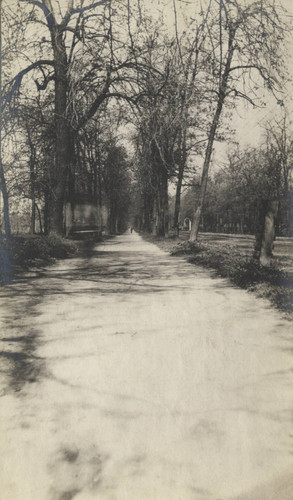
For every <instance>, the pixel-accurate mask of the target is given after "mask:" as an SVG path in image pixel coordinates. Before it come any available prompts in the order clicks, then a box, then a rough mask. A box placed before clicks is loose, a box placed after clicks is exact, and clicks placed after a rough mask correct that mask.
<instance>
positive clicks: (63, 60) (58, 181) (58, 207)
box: [49, 25, 71, 234]
mask: <svg viewBox="0 0 293 500" xmlns="http://www.w3.org/2000/svg"><path fill="white" fill-rule="evenodd" d="M63 36H64V33H63V32H62V29H61V28H60V27H59V26H57V25H56V26H55V27H54V28H53V29H52V31H51V39H52V45H53V51H54V61H55V130H56V153H55V165H54V172H53V175H52V186H51V189H52V195H53V196H52V202H53V203H52V206H51V207H50V208H51V210H50V228H49V230H50V231H52V232H56V233H58V234H63V231H64V224H63V205H64V198H65V189H66V180H67V174H68V171H69V168H70V155H71V152H70V146H71V139H70V129H69V124H68V119H67V116H66V112H67V92H68V74H67V72H68V62H67V55H66V47H65V44H64V39H63Z"/></svg>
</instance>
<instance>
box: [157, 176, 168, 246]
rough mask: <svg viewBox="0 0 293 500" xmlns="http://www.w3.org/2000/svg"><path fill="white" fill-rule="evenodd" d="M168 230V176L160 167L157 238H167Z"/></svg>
mask: <svg viewBox="0 0 293 500" xmlns="http://www.w3.org/2000/svg"><path fill="white" fill-rule="evenodd" d="M168 230H169V214H168V175H167V171H166V170H165V169H164V167H162V168H161V172H160V173H159V183H158V193H157V236H167V235H168Z"/></svg>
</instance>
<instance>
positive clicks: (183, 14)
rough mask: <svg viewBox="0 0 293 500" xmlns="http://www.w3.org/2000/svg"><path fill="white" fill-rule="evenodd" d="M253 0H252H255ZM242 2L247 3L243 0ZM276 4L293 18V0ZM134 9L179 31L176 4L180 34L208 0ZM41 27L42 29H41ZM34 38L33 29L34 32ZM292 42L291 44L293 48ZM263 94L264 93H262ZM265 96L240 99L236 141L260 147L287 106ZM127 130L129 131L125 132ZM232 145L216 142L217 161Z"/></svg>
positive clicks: (60, 6)
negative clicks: (257, 100)
mask: <svg viewBox="0 0 293 500" xmlns="http://www.w3.org/2000/svg"><path fill="white" fill-rule="evenodd" d="M251 2H252V0H251ZM239 3H240V4H241V3H244V2H242V0H239ZM275 3H276V5H278V4H280V5H281V6H283V7H284V9H286V11H287V13H286V12H284V13H283V15H284V16H285V17H286V18H288V21H289V20H290V18H291V17H292V19H293V0H276V2H275ZM2 4H3V5H5V4H6V5H9V6H10V7H11V8H15V6H16V0H3V2H2ZM69 4H70V1H69V0H52V6H53V8H54V11H55V12H56V13H58V12H60V14H61V15H64V13H65V12H66V10H67V8H68V5H69ZM129 5H130V8H131V6H133V8H136V7H137V6H138V5H140V6H141V9H142V13H143V14H144V13H145V14H146V15H151V16H152V17H153V19H154V20H155V19H159V18H161V19H163V20H164V23H165V28H166V30H167V31H169V32H170V34H171V33H172V32H174V31H175V14H174V10H175V9H174V6H175V7H176V18H177V29H178V32H179V34H180V33H182V32H183V31H184V30H185V28H186V27H187V26H188V24H189V23H190V20H191V18H195V17H196V16H197V13H198V12H199V10H200V8H201V6H203V7H204V6H205V5H206V0H131V1H130V3H129ZM38 29H39V28H38ZM32 39H33V32H32ZM290 44H291V47H290ZM292 48H293V38H292V37H291V41H290V42H289V45H288V69H289V74H290V77H291V79H292V80H293V55H292V52H293V51H292ZM14 62H15V64H16V68H17V71H19V70H20V69H22V67H23V66H24V65H25V64H26V62H27V61H25V60H22V58H19V57H18V61H14ZM260 96H261V94H260ZM292 96H293V83H292V81H291V82H289V83H288V85H287V88H283V89H282V92H281V93H280V99H282V100H283V101H284V103H285V107H286V109H288V110H289V111H293V100H292ZM261 97H262V100H263V102H264V103H265V105H264V106H262V107H260V106H259V107H255V108H253V107H252V106H251V105H250V104H248V103H244V102H241V101H240V100H239V101H238V104H237V109H236V110H235V111H234V114H233V118H232V120H231V122H230V124H229V125H230V128H231V129H233V130H235V135H234V136H233V137H232V139H234V140H235V141H236V142H239V144H240V146H242V147H245V146H249V145H251V146H256V145H257V144H258V143H259V142H260V141H261V135H262V131H263V127H264V125H265V123H266V122H267V121H268V120H270V119H275V118H278V117H280V118H281V116H282V113H283V110H284V108H282V107H281V106H280V105H278V104H277V102H276V99H275V98H274V97H272V96H270V95H269V93H268V92H266V93H264V94H263V96H261ZM125 132H126V133H125ZM125 132H124V134H123V135H125V140H126V141H128V138H127V136H128V135H129V134H128V131H127V128H126V130H125ZM229 148H231V145H229V144H227V143H221V144H219V143H218V144H215V155H214V160H215V163H217V162H220V163H221V162H222V161H224V160H225V158H226V152H227V149H228V150H229Z"/></svg>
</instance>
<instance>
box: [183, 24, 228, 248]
mask: <svg viewBox="0 0 293 500" xmlns="http://www.w3.org/2000/svg"><path fill="white" fill-rule="evenodd" d="M234 37H235V28H233V29H232V28H230V34H229V46H228V56H227V61H226V64H225V69H224V72H223V77H222V79H221V83H220V86H219V93H218V102H217V107H216V111H215V114H214V118H213V121H212V125H211V128H210V132H209V137H208V143H207V148H206V152H205V159H204V164H203V169H202V177H201V186H200V194H199V200H198V203H197V204H196V207H195V214H194V218H193V223H192V227H191V232H190V238H189V240H190V241H193V242H194V241H197V239H198V231H199V225H200V220H201V214H202V209H203V204H204V200H205V195H206V190H207V183H208V176H209V168H210V162H211V156H212V151H213V144H214V140H215V135H216V131H217V128H218V124H219V119H220V116H221V113H222V109H223V104H224V101H225V97H226V91H227V85H228V80H229V72H230V68H231V63H232V58H233V53H234V47H233V42H234Z"/></svg>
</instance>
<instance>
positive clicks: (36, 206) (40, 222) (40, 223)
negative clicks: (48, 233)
mask: <svg viewBox="0 0 293 500" xmlns="http://www.w3.org/2000/svg"><path fill="white" fill-rule="evenodd" d="M35 208H36V209H37V212H38V216H39V226H40V233H41V234H43V226H42V217H41V212H40V209H39V207H38V205H37V203H35Z"/></svg>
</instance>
